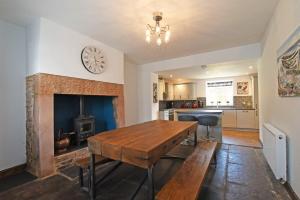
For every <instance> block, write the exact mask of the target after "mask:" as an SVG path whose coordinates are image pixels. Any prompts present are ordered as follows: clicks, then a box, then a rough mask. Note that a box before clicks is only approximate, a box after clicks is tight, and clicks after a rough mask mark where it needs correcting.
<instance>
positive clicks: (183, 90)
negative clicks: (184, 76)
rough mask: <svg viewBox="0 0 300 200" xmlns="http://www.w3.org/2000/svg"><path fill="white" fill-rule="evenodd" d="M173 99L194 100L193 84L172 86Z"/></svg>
mask: <svg viewBox="0 0 300 200" xmlns="http://www.w3.org/2000/svg"><path fill="white" fill-rule="evenodd" d="M173 93H174V99H176V100H179V99H182V100H186V99H196V85H195V84H194V83H183V84H174V91H173Z"/></svg>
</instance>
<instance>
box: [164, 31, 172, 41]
mask: <svg viewBox="0 0 300 200" xmlns="http://www.w3.org/2000/svg"><path fill="white" fill-rule="evenodd" d="M170 35H171V33H170V31H169V30H168V31H167V32H166V34H165V42H166V43H167V42H169V40H170Z"/></svg>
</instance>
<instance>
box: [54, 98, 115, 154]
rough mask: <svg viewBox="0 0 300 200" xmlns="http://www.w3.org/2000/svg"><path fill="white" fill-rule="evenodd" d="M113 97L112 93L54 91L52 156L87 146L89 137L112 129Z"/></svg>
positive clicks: (113, 124)
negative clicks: (102, 94)
mask: <svg viewBox="0 0 300 200" xmlns="http://www.w3.org/2000/svg"><path fill="white" fill-rule="evenodd" d="M114 98H115V97H113V96H96V95H69V94H67V95H66V94H55V95H54V140H55V144H54V149H55V156H57V155H61V154H64V153H68V152H71V151H74V150H77V149H79V148H83V147H86V146H87V143H86V140H87V138H88V137H90V136H93V135H95V134H100V133H102V132H104V131H108V130H112V129H115V128H116V119H115V116H114V112H115V110H114V106H113V100H114ZM66 138H67V139H66ZM66 142H68V143H66ZM60 144H61V145H60ZM64 144H65V145H64Z"/></svg>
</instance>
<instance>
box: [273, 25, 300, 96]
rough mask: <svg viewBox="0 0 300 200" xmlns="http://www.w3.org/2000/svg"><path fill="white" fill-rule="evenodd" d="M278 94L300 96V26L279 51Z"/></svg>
mask: <svg viewBox="0 0 300 200" xmlns="http://www.w3.org/2000/svg"><path fill="white" fill-rule="evenodd" d="M277 54H278V58H277V65H278V94H279V96H281V97H295V96H300V26H299V27H298V28H297V29H296V30H295V31H294V32H293V34H291V35H290V37H289V38H288V39H287V40H286V41H285V42H284V43H283V45H282V46H281V47H280V48H279V49H278V51H277Z"/></svg>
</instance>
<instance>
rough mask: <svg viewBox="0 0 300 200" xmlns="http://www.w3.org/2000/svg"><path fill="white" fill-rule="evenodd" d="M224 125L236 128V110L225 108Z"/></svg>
mask: <svg viewBox="0 0 300 200" xmlns="http://www.w3.org/2000/svg"><path fill="white" fill-rule="evenodd" d="M222 127H226V128H236V110H223V116H222Z"/></svg>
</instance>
